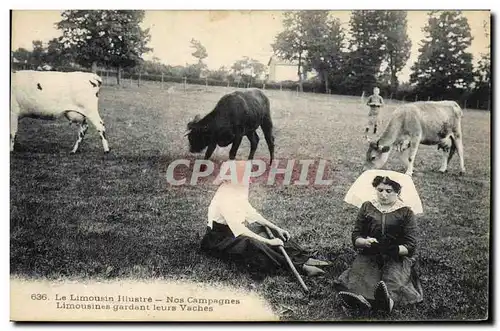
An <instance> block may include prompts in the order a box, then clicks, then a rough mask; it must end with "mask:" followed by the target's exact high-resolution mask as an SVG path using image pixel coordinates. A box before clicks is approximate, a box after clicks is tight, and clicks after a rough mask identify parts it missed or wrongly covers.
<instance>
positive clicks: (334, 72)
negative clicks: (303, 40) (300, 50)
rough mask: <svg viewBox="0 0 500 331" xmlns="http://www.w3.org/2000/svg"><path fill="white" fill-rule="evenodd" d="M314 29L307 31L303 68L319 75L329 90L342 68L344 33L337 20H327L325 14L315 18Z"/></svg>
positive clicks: (326, 90) (326, 89)
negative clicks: (314, 71)
mask: <svg viewBox="0 0 500 331" xmlns="http://www.w3.org/2000/svg"><path fill="white" fill-rule="evenodd" d="M314 21H315V23H316V24H315V25H314V28H312V29H309V30H308V31H307V36H308V42H307V55H306V56H305V68H306V71H308V69H314V70H316V71H317V72H318V73H319V76H320V78H321V81H322V82H323V84H324V86H325V92H328V90H329V89H330V80H335V81H337V80H338V78H340V76H341V75H340V73H341V72H342V70H343V67H344V58H345V54H344V51H343V49H344V39H345V33H344V30H343V29H342V26H341V23H340V20H339V19H328V17H327V13H325V14H323V13H320V14H318V16H317V17H316V19H315V20H314Z"/></svg>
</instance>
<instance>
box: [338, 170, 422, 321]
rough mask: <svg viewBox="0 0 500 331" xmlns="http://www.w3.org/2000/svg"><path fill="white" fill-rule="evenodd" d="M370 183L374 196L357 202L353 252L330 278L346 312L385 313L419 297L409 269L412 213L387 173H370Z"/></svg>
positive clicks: (414, 228)
mask: <svg viewBox="0 0 500 331" xmlns="http://www.w3.org/2000/svg"><path fill="white" fill-rule="evenodd" d="M372 186H373V188H374V189H375V190H376V196H377V198H376V199H374V200H372V201H366V202H364V203H363V204H362V205H361V208H360V210H359V213H358V217H357V220H356V225H355V227H354V230H353V231H352V243H353V245H354V247H356V248H357V249H358V252H359V254H358V255H357V256H356V258H355V260H354V262H353V264H352V266H351V268H349V269H348V270H346V271H345V272H344V273H342V275H341V276H340V277H339V279H338V280H336V287H337V289H339V290H341V292H339V294H338V296H339V299H340V303H341V304H342V306H343V308H344V309H345V310H346V312H347V313H368V312H370V311H373V310H378V311H383V312H386V313H390V312H391V310H392V308H393V306H394V305H395V304H396V305H398V306H403V305H408V304H414V303H418V302H421V301H422V300H423V293H422V288H421V285H420V282H419V280H418V276H417V274H416V272H415V269H414V264H415V261H416V260H415V250H416V247H417V239H416V232H417V226H416V223H415V219H414V213H413V211H412V209H410V208H409V207H408V206H407V205H406V204H405V203H404V202H403V201H401V199H399V197H400V193H401V190H402V189H403V190H404V188H402V187H401V185H400V184H399V183H398V182H396V181H394V180H391V179H390V178H389V177H387V176H376V177H375V178H374V179H373V182H372Z"/></svg>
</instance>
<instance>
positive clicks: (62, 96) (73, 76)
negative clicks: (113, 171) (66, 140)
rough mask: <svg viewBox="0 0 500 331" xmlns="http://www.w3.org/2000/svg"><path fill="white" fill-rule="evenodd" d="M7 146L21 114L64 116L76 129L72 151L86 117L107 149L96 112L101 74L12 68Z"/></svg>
mask: <svg viewBox="0 0 500 331" xmlns="http://www.w3.org/2000/svg"><path fill="white" fill-rule="evenodd" d="M11 84H12V85H11V92H10V96H11V111H10V114H11V118H10V121H11V123H10V150H11V151H13V150H14V141H15V137H16V134H17V126H18V121H19V120H20V119H22V118H24V117H31V118H38V119H44V120H56V119H58V118H62V117H66V118H67V119H68V120H69V121H70V123H78V124H79V125H80V131H79V134H78V138H77V140H76V143H75V145H74V146H73V149H72V150H71V153H76V151H77V150H78V146H79V145H80V143H81V142H82V140H83V137H84V136H85V133H86V132H87V129H88V124H87V120H88V121H89V122H90V123H92V125H93V126H94V127H95V128H96V129H97V131H98V132H99V135H100V136H101V140H102V146H103V148H104V152H105V153H107V152H109V147H108V141H107V139H106V133H105V128H104V123H103V121H102V119H101V117H100V116H99V111H98V97H99V89H100V87H101V84H102V80H101V78H100V77H99V76H98V75H96V74H93V73H87V72H56V71H45V72H44V71H31V70H24V71H16V72H13V73H12V76H11Z"/></svg>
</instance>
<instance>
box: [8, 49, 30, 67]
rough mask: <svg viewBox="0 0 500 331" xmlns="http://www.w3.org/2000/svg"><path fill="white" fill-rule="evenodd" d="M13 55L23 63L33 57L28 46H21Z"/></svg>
mask: <svg viewBox="0 0 500 331" xmlns="http://www.w3.org/2000/svg"><path fill="white" fill-rule="evenodd" d="M12 56H13V57H14V58H16V60H18V61H19V62H21V63H28V62H29V61H30V58H31V52H30V51H28V50H27V49H26V48H22V47H20V48H18V49H16V50H15V51H14V52H12Z"/></svg>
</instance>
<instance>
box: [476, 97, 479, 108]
mask: <svg viewBox="0 0 500 331" xmlns="http://www.w3.org/2000/svg"><path fill="white" fill-rule="evenodd" d="M476 109H479V99H477V103H476Z"/></svg>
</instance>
